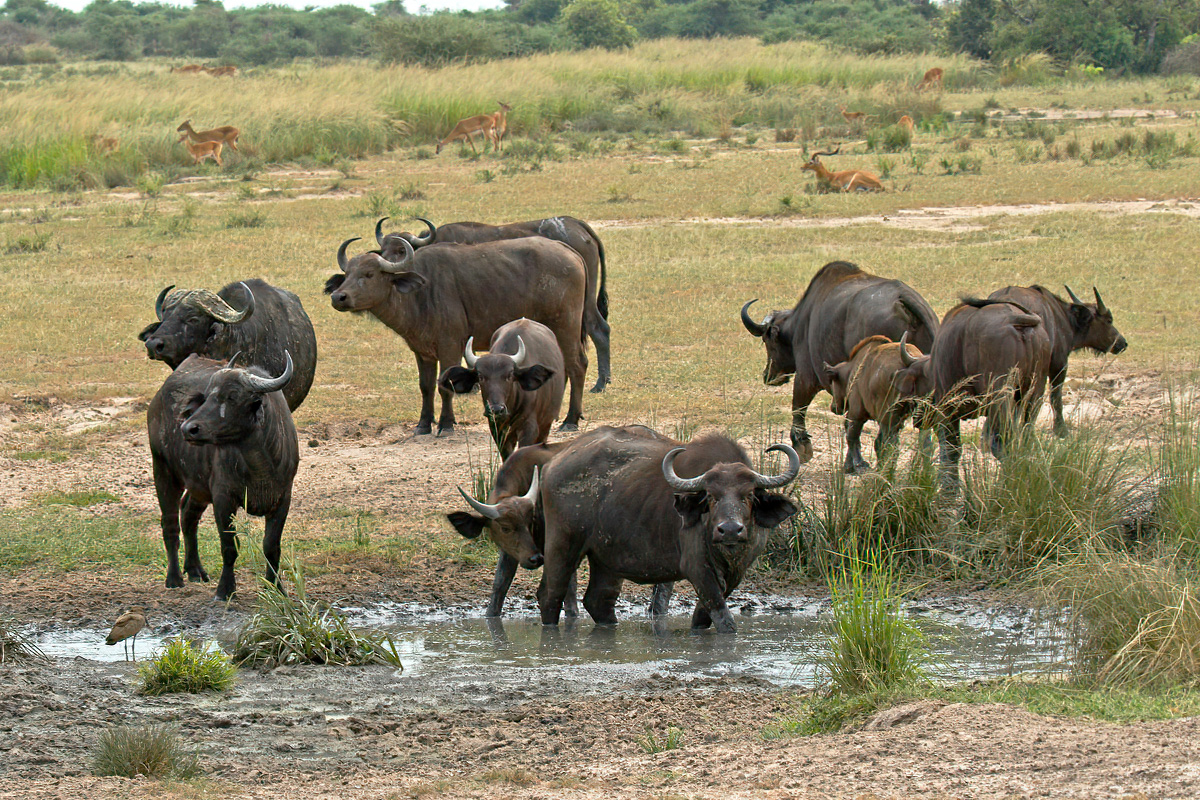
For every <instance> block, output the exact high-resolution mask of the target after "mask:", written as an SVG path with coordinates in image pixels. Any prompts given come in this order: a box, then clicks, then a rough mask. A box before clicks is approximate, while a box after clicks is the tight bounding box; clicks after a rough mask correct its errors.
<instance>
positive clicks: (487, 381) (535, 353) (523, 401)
mask: <svg viewBox="0 0 1200 800" xmlns="http://www.w3.org/2000/svg"><path fill="white" fill-rule="evenodd" d="M473 343H474V339H467V346H466V349H465V350H464V351H463V356H464V358H465V359H466V361H467V366H465V367H450V369H448V370H446V371H445V372H443V373H442V375H441V377H440V378H439V379H438V386H440V387H442V388H443V389H445V390H447V391H451V392H454V393H455V394H467V393H468V392H470V391H472V390H473V389H474V388H475V387H476V386H478V387H479V391H480V394H482V395H483V413H484V416H486V417H487V418H488V422H489V423H490V427H491V431H492V439H493V440H494V441H495V442H496V448H497V449H498V450H499V451H500V457H501V458H508V456H509V455H510V454H511V453H512V452H513V451H514V450H516V449H517V448H518V447H524V446H525V445H529V444H536V443H537V442H544V441H546V438H547V437H548V436H549V435H550V427H551V426H552V425H553V424H554V420H555V419H556V418H557V417H558V412H559V411H560V410H561V409H562V399H563V392H564V390H565V389H566V379H565V378H564V377H563V357H562V351H561V350H559V348H558V342H557V341H556V340H555V338H554V333H553V332H552V331H551V330H550V329H549V328H547V327H546V326H545V325H543V324H541V323H540V322H534V321H533V320H530V319H518V320H513V321H512V322H509V323H507V324H505V325H502V326H500V327H499V328H497V329H496V332H495V333H494V334H492V343H491V347H490V349H489V351H488V352H487V353H485V354H484V355H481V356H477V355H475V353H474V352H473V350H472V344H473Z"/></svg>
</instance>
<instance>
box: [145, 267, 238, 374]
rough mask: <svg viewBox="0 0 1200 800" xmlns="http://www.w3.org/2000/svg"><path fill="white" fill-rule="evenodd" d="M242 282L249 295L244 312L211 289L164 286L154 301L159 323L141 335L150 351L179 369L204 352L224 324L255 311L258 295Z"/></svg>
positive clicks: (149, 352) (150, 355) (234, 323)
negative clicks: (189, 358) (195, 355)
mask: <svg viewBox="0 0 1200 800" xmlns="http://www.w3.org/2000/svg"><path fill="white" fill-rule="evenodd" d="M240 285H241V287H242V293H243V295H244V297H245V301H244V303H245V305H244V307H243V308H242V310H241V311H238V310H237V309H235V308H234V307H233V306H231V305H229V303H227V302H225V301H224V300H223V299H221V297H220V296H218V295H216V294H213V293H212V292H210V291H209V290H207V289H192V290H190V291H189V290H183V289H176V290H175V291H172V289H175V287H174V286H168V287H167V288H165V289H163V290H162V291H161V292H159V294H158V300H156V301H155V302H154V313H155V315H156V316H157V317H158V322H153V323H151V324H150V325H147V326H146V328H145V330H143V331H142V332H141V333H140V334H138V338H139V339H141V340H142V341H143V342H145V343H146V354H147V355H148V356H149V357H150V358H152V359H154V360H156V361H165V362H166V363H167V364H168V365H170V367H171V369H175V368H176V367H178V366H179V365H180V364H182V363H183V360H184V359H185V358H187V357H188V356H190V355H191V354H192V353H204V352H205V351H206V349H207V345H208V344H209V343H210V342H211V341H213V339H215V338H216V337H217V335H218V334H219V333H220V332H221V329H222V326H224V325H237V324H240V323H242V322H245V321H246V320H247V319H249V318H250V315H252V314H253V313H254V294H253V293H252V292H251V291H250V288H249V287H248V286H246V284H244V283H243V284H240Z"/></svg>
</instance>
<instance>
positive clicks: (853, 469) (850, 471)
mask: <svg viewBox="0 0 1200 800" xmlns="http://www.w3.org/2000/svg"><path fill="white" fill-rule="evenodd" d="M842 471H843V472H845V473H846V474H847V475H864V474H866V473H868V472H870V471H871V465H870V464H868V463H867V462H865V461H859V462H857V463H852V464H846V466H844V467H843V468H842Z"/></svg>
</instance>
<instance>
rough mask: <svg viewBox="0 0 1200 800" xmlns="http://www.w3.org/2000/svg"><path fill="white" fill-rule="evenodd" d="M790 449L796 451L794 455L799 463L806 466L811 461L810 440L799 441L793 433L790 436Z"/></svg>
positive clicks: (811, 449) (811, 448)
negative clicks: (797, 457) (798, 457)
mask: <svg viewBox="0 0 1200 800" xmlns="http://www.w3.org/2000/svg"><path fill="white" fill-rule="evenodd" d="M792 447H794V448H795V449H796V455H798V456H800V463H801V464H807V463H808V462H809V461H812V457H813V446H812V440H811V439H808V438H807V437H806V438H803V439H801V438H800V437H799V436H797V435H796V434H795V433H793V434H792Z"/></svg>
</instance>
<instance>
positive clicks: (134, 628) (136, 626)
mask: <svg viewBox="0 0 1200 800" xmlns="http://www.w3.org/2000/svg"><path fill="white" fill-rule="evenodd" d="M144 627H146V610H145V609H144V608H142V607H141V606H134V607H133V608H131V609H129V610H128V611H126V612H125V613H124V614H122V615H121V616H119V617H117V621H116V622H115V623H114V624H113V627H112V630H111V631H109V633H108V638H107V639H105V640H104V643H105V644H107V645H114V644H116V643H117V642H123V641H125V640H126V639H129V638H130V637H132V638H133V642H132V652H133V660H134V661H137V635H138V631H140V630H141V629H142V628H144ZM129 653H130V647H129V645H126V649H125V659H126V660H129Z"/></svg>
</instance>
